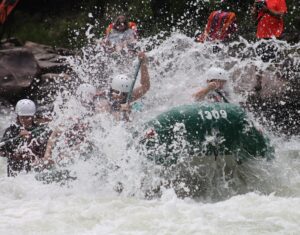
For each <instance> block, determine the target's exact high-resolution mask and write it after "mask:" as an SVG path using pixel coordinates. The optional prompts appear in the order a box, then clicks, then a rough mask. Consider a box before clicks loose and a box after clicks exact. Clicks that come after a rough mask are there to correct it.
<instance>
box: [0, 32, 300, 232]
mask: <svg viewBox="0 0 300 235" xmlns="http://www.w3.org/2000/svg"><path fill="white" fill-rule="evenodd" d="M150 42H151V41H147V40H145V41H142V42H141V45H140V46H141V47H142V48H143V47H144V45H146V44H147V43H148V44H149V43H150ZM97 50H100V49H99V48H97V47H94V46H93V47H87V48H85V49H83V51H82V54H83V55H84V56H83V57H81V58H69V62H70V64H71V66H72V67H73V68H74V71H75V73H76V74H77V80H78V83H79V82H89V83H92V84H94V85H96V86H99V87H100V86H105V84H106V80H107V79H108V77H110V76H111V75H112V74H115V73H118V72H119V70H120V68H119V67H118V66H121V67H122V68H125V69H127V71H128V72H130V71H131V70H132V68H134V66H132V64H131V62H130V63H129V62H128V61H124V60H121V61H119V62H116V61H114V60H113V59H112V58H105V56H103V54H102V52H101V51H100V52H99V51H97ZM212 51H213V48H212V46H211V45H207V44H195V43H194V42H193V40H192V39H190V38H188V37H186V36H184V35H182V34H173V35H172V36H170V37H169V38H167V39H166V40H165V41H162V42H160V43H159V46H156V47H154V49H153V50H152V51H150V52H148V53H147V55H148V56H149V58H150V62H149V73H150V77H151V89H150V91H149V92H148V93H147V94H146V96H145V97H144V98H143V101H142V102H143V107H144V109H143V110H142V111H141V112H137V113H133V114H132V116H133V121H132V124H133V125H126V124H124V123H116V122H115V121H113V120H112V119H111V118H110V117H109V116H107V115H103V114H97V115H95V116H93V117H92V118H90V119H89V121H90V122H91V123H92V126H93V131H92V132H91V133H89V134H88V138H89V139H90V140H91V141H92V142H93V143H94V145H95V146H96V148H94V150H93V151H92V152H88V153H87V152H85V151H86V150H85V148H84V147H83V148H82V149H80V150H79V151H77V152H75V153H74V152H71V153H70V154H73V157H74V159H75V161H74V163H73V164H69V165H68V164H67V165H66V166H67V167H68V169H70V170H71V171H72V172H75V173H74V174H76V177H77V180H70V181H66V182H64V183H52V184H44V183H43V182H40V181H37V180H36V179H35V175H34V174H27V175H26V174H21V175H19V176H18V177H15V178H8V177H6V166H5V159H0V234H8V235H10V234H12V235H14V234H24V235H25V234H30V235H31V234H55V235H60V234H97V235H98V234H101V235H102V234H104V235H107V234H109V235H113V234H116V235H122V234H124V235H125V234H130V235H131V234H141V235H148V234H149V235H152V234H162V235H165V234H178V235H179V234H180V235H181V234H299V233H300V228H299V221H300V212H299V211H300V152H299V150H300V137H297V136H294V137H292V138H289V139H287V138H285V137H278V136H275V135H274V133H271V132H268V130H265V131H266V132H268V134H269V136H270V137H271V142H272V144H274V146H275V159H274V160H273V161H271V162H267V161H263V160H257V161H251V162H247V163H245V164H243V165H241V166H240V167H239V169H238V171H237V173H236V175H235V176H234V178H233V179H230V180H227V179H225V178H222V177H221V178H220V181H218V182H217V186H218V187H217V188H216V187H214V186H216V185H210V187H208V189H207V192H206V193H205V194H204V195H203V197H199V198H183V199H182V198H179V197H178V196H177V195H176V193H175V191H174V189H172V188H165V189H162V192H161V195H160V196H158V197H155V196H154V197H153V198H151V199H148V198H146V197H145V193H146V191H147V189H148V188H149V187H151V186H155V185H156V184H157V183H158V182H159V180H160V179H159V175H158V174H157V171H158V170H159V169H158V168H157V167H156V166H153V165H151V164H150V163H148V162H147V160H146V159H145V158H144V156H143V154H142V153H141V152H140V151H139V149H137V148H136V147H135V146H136V145H137V144H138V143H137V140H136V139H135V138H134V133H135V132H136V131H137V130H140V128H141V127H142V124H143V123H144V122H146V121H148V120H151V119H152V118H154V117H155V116H156V115H157V114H159V113H161V112H164V111H166V110H168V109H169V108H170V107H174V106H177V105H180V104H186V103H190V102H193V100H192V98H191V94H192V93H193V92H194V91H196V90H197V88H198V87H199V86H201V85H203V84H204V83H205V78H204V71H205V70H206V69H207V68H209V67H210V66H212V65H218V66H223V67H226V66H229V67H231V68H230V69H229V72H230V73H232V74H234V73H237V72H240V73H242V75H243V73H245V71H247V66H248V65H249V64H251V63H252V64H253V63H254V64H255V63H258V62H257V61H250V59H249V60H247V59H243V60H241V59H239V58H231V57H228V56H226V55H224V54H223V55H220V54H219V55H215V54H214V53H212ZM232 64H234V65H233V66H232ZM230 65H231V66H230ZM101 66H102V67H101ZM99 67H101V68H103V70H104V71H101V72H99ZM241 71H242V72H241ZM232 83H233V81H231V82H230V84H229V85H232V86H233V84H232ZM74 86H75V87H76V84H75V85H74ZM234 97H235V99H234V101H233V102H234V103H238V102H239V101H241V100H243V99H244V97H242V96H240V95H235V96H234ZM65 100H67V101H65ZM64 102H65V104H64V105H62V104H63V103H64ZM62 106H63V107H64V108H63V109H62V108H61V107H62ZM78 107H79V106H78V103H76V100H75V99H74V97H73V96H72V92H71V93H70V94H69V93H66V94H62V95H61V96H60V97H58V99H57V101H56V104H55V111H56V113H57V118H56V119H55V121H54V123H53V124H51V125H53V126H55V125H58V124H59V123H61V122H64V123H65V124H66V125H68V124H67V123H68V122H69V121H68V120H70V119H69V118H70V117H72V116H74V115H78V114H79V113H80V112H84V110H83V109H82V108H81V109H78ZM12 119H13V116H12V114H7V115H2V116H1V118H0V124H1V130H0V132H1V133H2V132H3V130H4V127H5V126H7V125H8V123H9V122H10V121H11V120H12ZM253 121H255V120H253ZM258 125H259V124H258ZM262 128H263V127H262ZM83 155H88V160H86V158H84V159H83V157H82V156H83ZM119 182H122V186H123V190H122V192H118V190H116V187H117V186H118V185H119Z"/></svg>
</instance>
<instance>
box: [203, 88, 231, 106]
mask: <svg viewBox="0 0 300 235" xmlns="http://www.w3.org/2000/svg"><path fill="white" fill-rule="evenodd" d="M224 97H225V99H226V100H225V99H224ZM226 97H228V93H227V92H226V91H224V90H219V91H218V92H216V91H213V92H210V93H208V94H207V96H206V100H207V101H209V102H225V103H226V101H227V98H226Z"/></svg>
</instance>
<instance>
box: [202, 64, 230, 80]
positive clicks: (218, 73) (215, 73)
mask: <svg viewBox="0 0 300 235" xmlns="http://www.w3.org/2000/svg"><path fill="white" fill-rule="evenodd" d="M205 76H206V81H211V80H214V79H215V80H222V81H228V72H227V71H225V70H224V69H221V68H217V67H211V68H210V69H208V70H207V71H206V73H205Z"/></svg>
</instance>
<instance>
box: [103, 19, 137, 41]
mask: <svg viewBox="0 0 300 235" xmlns="http://www.w3.org/2000/svg"><path fill="white" fill-rule="evenodd" d="M113 28H114V23H111V24H110V25H109V26H108V27H107V28H106V30H105V36H106V37H107V36H108V35H109V34H110V33H111V32H112V30H113ZM128 28H129V29H132V30H133V31H134V32H135V33H137V26H136V23H134V22H132V21H130V22H128Z"/></svg>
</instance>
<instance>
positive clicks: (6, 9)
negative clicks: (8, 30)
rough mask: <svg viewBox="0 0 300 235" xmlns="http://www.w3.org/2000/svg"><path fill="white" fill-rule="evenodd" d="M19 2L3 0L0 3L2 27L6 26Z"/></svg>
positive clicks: (17, 0) (16, 0)
mask: <svg viewBox="0 0 300 235" xmlns="http://www.w3.org/2000/svg"><path fill="white" fill-rule="evenodd" d="M18 2H19V0H14V1H10V0H3V1H2V2H1V3H0V25H1V24H4V23H5V21H6V19H7V17H8V16H9V14H10V13H11V12H12V10H13V9H14V8H15V7H16V5H17V4H18Z"/></svg>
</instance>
